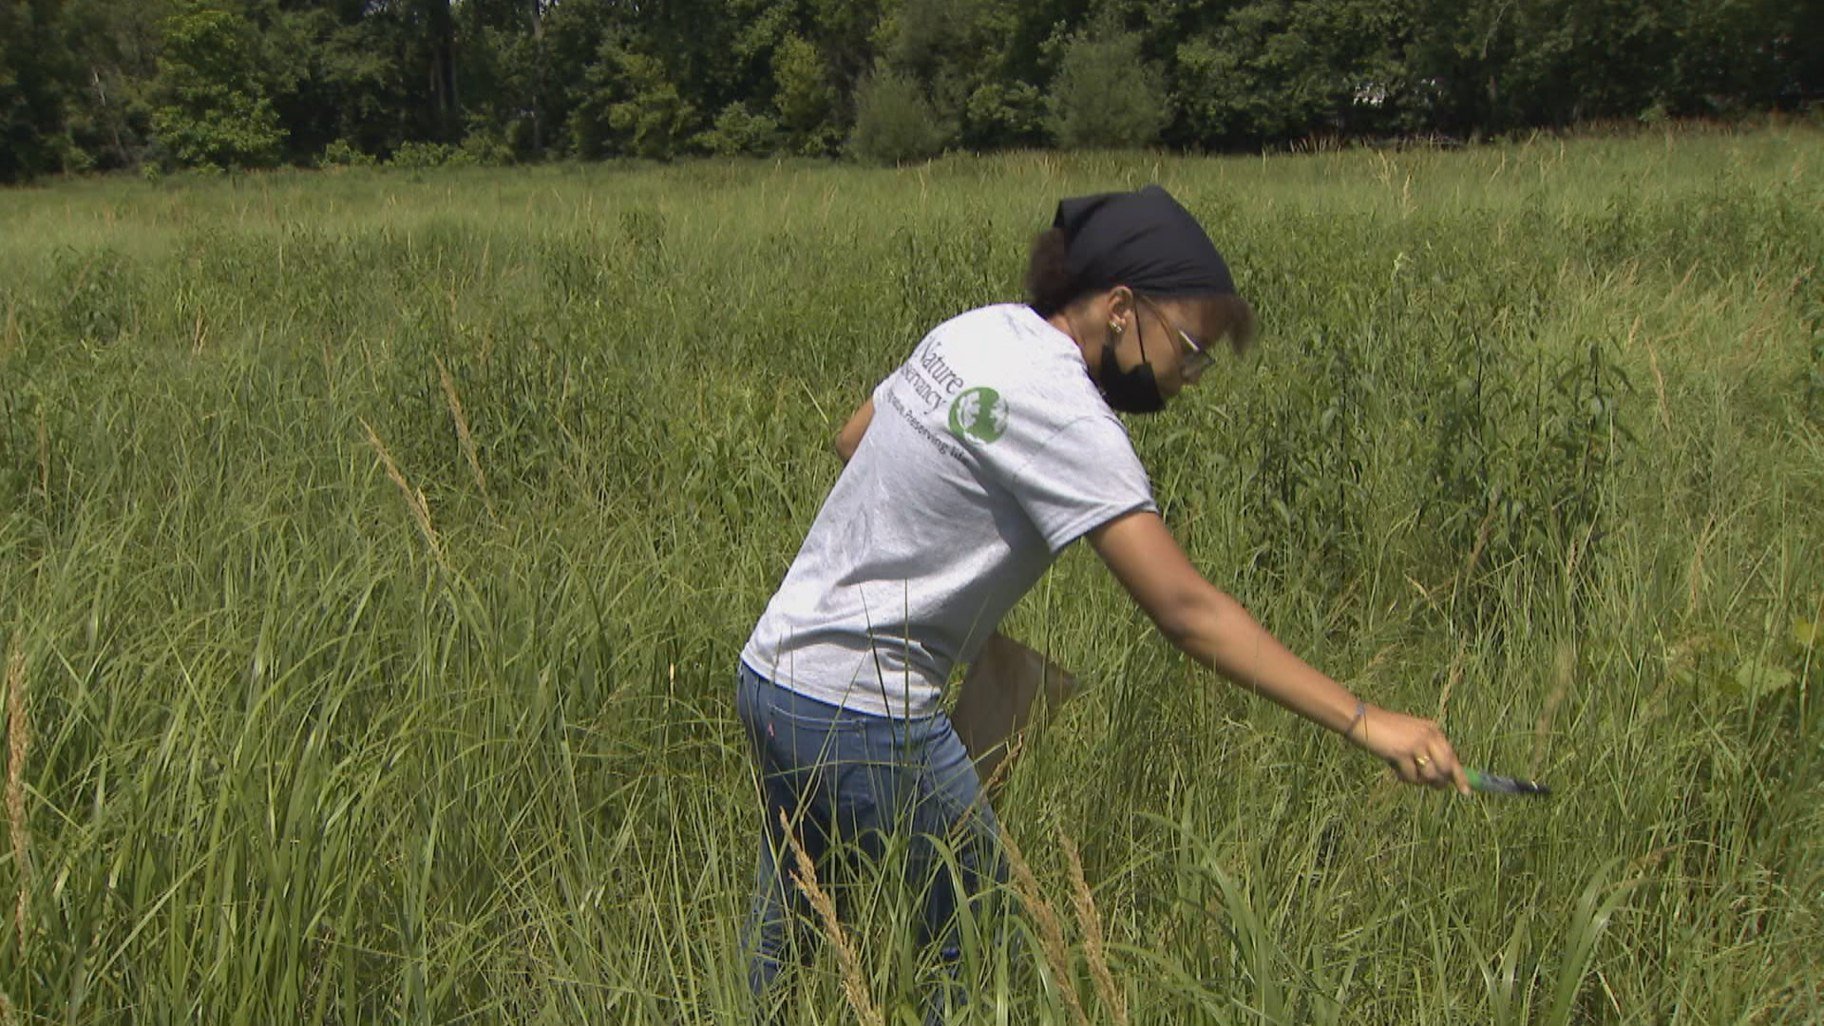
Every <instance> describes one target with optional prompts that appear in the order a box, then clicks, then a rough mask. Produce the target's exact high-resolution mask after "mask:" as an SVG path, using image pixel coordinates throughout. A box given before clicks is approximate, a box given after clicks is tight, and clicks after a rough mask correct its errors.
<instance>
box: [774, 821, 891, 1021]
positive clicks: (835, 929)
mask: <svg viewBox="0 0 1824 1026" xmlns="http://www.w3.org/2000/svg"><path fill="white" fill-rule="evenodd" d="M779 825H780V826H781V827H783V828H785V843H786V844H787V845H788V846H790V847H791V849H792V861H794V862H796V863H797V864H798V868H797V869H795V870H793V871H792V881H793V882H794V883H796V884H797V885H798V889H799V890H801V891H803V892H804V895H805V897H806V898H808V899H809V900H810V902H811V908H813V909H815V910H816V912H817V918H818V919H820V920H822V921H823V932H824V933H826V934H828V935H829V938H830V946H831V947H833V948H835V949H836V965H837V967H838V968H839V969H840V970H841V972H842V994H843V996H844V997H846V998H848V1001H849V1007H850V1008H851V1009H853V1010H854V1012H855V1017H856V1018H857V1019H859V1020H861V1024H862V1026H886V1019H885V1018H884V1017H883V1016H882V1015H881V1014H880V1009H879V1008H877V1007H875V1005H874V999H873V998H872V997H871V996H869V994H868V980H867V977H866V976H864V975H863V974H862V971H861V958H860V956H858V955H857V954H856V953H855V946H854V945H853V944H851V943H849V936H848V934H847V933H845V932H844V931H843V929H842V921H841V920H839V919H837V918H836V901H835V899H834V898H832V897H830V893H829V892H828V891H826V890H824V889H823V888H822V887H821V886H819V885H818V883H817V867H816V865H814V864H813V863H812V862H811V859H810V856H808V855H806V854H805V852H804V846H803V845H801V844H799V843H798V833H797V831H795V830H793V829H792V821H791V819H790V818H789V817H787V816H786V814H785V810H784V809H781V810H779Z"/></svg>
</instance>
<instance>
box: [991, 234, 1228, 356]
mask: <svg viewBox="0 0 1824 1026" xmlns="http://www.w3.org/2000/svg"><path fill="white" fill-rule="evenodd" d="M1094 291H1095V289H1093V288H1089V287H1085V286H1084V284H1083V283H1082V282H1081V281H1080V280H1079V279H1078V278H1077V277H1076V276H1075V275H1073V274H1072V273H1071V272H1070V238H1069V237H1068V236H1067V235H1065V233H1064V229H1062V228H1047V229H1045V230H1044V231H1042V232H1040V233H1039V234H1038V235H1036V236H1034V237H1033V240H1032V255H1031V256H1030V257H1029V258H1028V259H1027V261H1026V303H1027V305H1028V306H1031V307H1032V309H1033V311H1034V312H1035V313H1037V314H1038V315H1039V316H1040V317H1050V316H1051V315H1053V314H1055V313H1057V312H1058V311H1060V310H1063V309H1064V308H1065V307H1067V306H1069V305H1070V304H1072V303H1074V302H1076V301H1077V300H1078V299H1080V298H1081V297H1083V296H1085V295H1087V294H1089V293H1091V292H1094ZM1177 298H1186V297H1177ZM1200 298H1202V299H1203V300H1204V302H1205V303H1207V304H1208V305H1209V307H1210V314H1211V316H1212V317H1213V318H1214V323H1213V324H1212V325H1211V326H1210V327H1211V328H1212V337H1211V338H1210V339H1209V341H1212V342H1213V341H1216V339H1218V338H1221V339H1226V340H1227V341H1228V343H1229V348H1231V349H1233V350H1234V351H1235V352H1236V353H1242V352H1245V351H1246V350H1247V349H1248V348H1249V347H1250V346H1251V345H1252V344H1253V342H1254V334H1255V329H1256V322H1255V319H1254V308H1253V307H1252V306H1250V305H1249V304H1248V301H1247V300H1245V299H1243V298H1241V297H1240V296H1238V295H1236V294H1235V293H1233V292H1226V293H1221V294H1218V295H1212V296H1207V297H1200Z"/></svg>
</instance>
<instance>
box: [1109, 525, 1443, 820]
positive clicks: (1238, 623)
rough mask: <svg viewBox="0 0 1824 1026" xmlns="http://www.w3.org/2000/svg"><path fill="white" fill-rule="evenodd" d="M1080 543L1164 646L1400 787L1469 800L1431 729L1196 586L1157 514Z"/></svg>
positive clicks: (1204, 585) (1198, 581)
mask: <svg viewBox="0 0 1824 1026" xmlns="http://www.w3.org/2000/svg"><path fill="white" fill-rule="evenodd" d="M1089 542H1090V544H1091V545H1092V546H1093V547H1094V548H1095V550H1096V554H1097V555H1098V556H1100V557H1101V558H1102V561H1103V562H1104V563H1105V564H1107V565H1108V568H1109V570H1111V571H1112V572H1113V573H1114V575H1115V577H1116V579H1118V580H1119V581H1120V582H1121V585H1122V587H1124V588H1126V589H1127V593H1128V594H1129V595H1131V596H1133V599H1134V601H1135V602H1136V603H1138V604H1139V605H1140V607H1141V608H1142V609H1144V610H1145V611H1146V614H1147V615H1148V616H1150V617H1152V620H1153V622H1154V623H1155V624H1157V625H1158V626H1159V630H1160V632H1161V633H1163V634H1164V635H1165V636H1166V638H1167V639H1168V640H1170V641H1171V642H1172V644H1174V645H1176V646H1177V647H1178V648H1179V649H1181V650H1183V651H1184V652H1185V653H1186V654H1187V655H1189V656H1191V657H1192V658H1193V659H1196V660H1197V661H1198V662H1200V663H1202V664H1203V665H1205V666H1207V667H1209V668H1211V669H1213V670H1215V671H1216V672H1217V673H1220V674H1222V675H1223V676H1224V677H1227V678H1228V679H1229V680H1232V681H1234V682H1235V683H1237V684H1239V685H1241V686H1243V687H1246V688H1248V689H1249V690H1252V691H1256V692H1259V693H1260V694H1262V695H1265V696H1266V697H1267V698H1269V699H1272V700H1273V701H1274V702H1276V703H1278V704H1279V705H1282V706H1284V707H1286V708H1287V709H1290V710H1292V711H1293V712H1295V713H1297V714H1299V715H1300V716H1303V717H1304V718H1305V719H1308V720H1310V721H1311V722H1313V723H1316V724H1318V725H1319V726H1322V727H1327V728H1329V729H1330V730H1333V731H1336V732H1337V733H1339V734H1342V735H1344V736H1345V737H1346V738H1348V739H1349V740H1350V741H1351V742H1353V743H1354V744H1356V745H1357V746H1359V747H1361V748H1363V749H1366V750H1367V751H1369V752H1371V753H1373V754H1374V755H1376V756H1379V757H1380V758H1382V759H1384V760H1386V761H1387V762H1388V763H1389V764H1390V765H1392V766H1393V768H1394V770H1395V772H1397V773H1398V774H1399V776H1400V779H1402V780H1404V781H1406V782H1407V783H1413V784H1420V783H1422V784H1429V785H1431V786H1433V787H1455V788H1456V789H1457V790H1458V791H1462V792H1464V793H1467V792H1468V791H1469V780H1468V777H1467V776H1466V775H1465V774H1464V771H1463V767H1462V766H1460V765H1459V764H1458V763H1457V757H1456V753H1455V752H1454V751H1453V750H1452V749H1451V746H1450V741H1449V740H1447V739H1446V738H1445V737H1444V732H1443V731H1442V730H1440V729H1439V728H1438V725H1437V724H1436V723H1433V722H1431V721H1430V720H1425V719H1420V718H1418V717H1414V716H1407V715H1404V714H1402V713H1397V712H1393V711H1391V710H1387V709H1381V708H1378V707H1375V706H1372V705H1367V704H1366V703H1361V704H1358V702H1357V699H1356V697H1355V696H1354V695H1353V694H1351V693H1350V692H1349V690H1348V689H1347V688H1344V687H1343V686H1342V685H1341V684H1338V683H1337V682H1336V681H1334V680H1332V679H1330V678H1329V677H1327V676H1325V675H1324V674H1323V673H1321V672H1319V671H1318V670H1317V669H1315V668H1313V667H1312V666H1311V665H1310V664H1308V663H1306V662H1305V661H1304V660H1302V659H1300V658H1299V657H1298V656H1296V655H1294V654H1293V653H1292V652H1291V650H1289V649H1287V648H1286V647H1285V646H1284V645H1282V644H1280V642H1279V640H1278V639H1277V638H1275V637H1273V635H1272V634H1271V633H1270V632H1268V631H1267V629H1266V628H1265V627H1262V626H1261V625H1260V622H1259V621H1258V620H1256V619H1254V617H1253V616H1252V615H1251V614H1249V612H1248V611H1247V610H1246V609H1244V608H1242V605H1241V603H1239V602H1237V601H1235V599H1233V598H1231V597H1230V596H1229V595H1227V594H1225V593H1223V592H1222V591H1221V590H1220V589H1218V588H1217V587H1216V586H1215V585H1213V584H1211V583H1210V582H1209V581H1207V580H1205V579H1204V576H1203V575H1202V574H1201V573H1198V572H1197V568H1196V567H1194V566H1192V565H1191V561H1190V559H1189V558H1188V557H1186V556H1185V554H1184V550H1183V549H1181V548H1179V547H1178V542H1177V540H1176V539H1174V538H1173V537H1172V534H1171V532H1170V531H1169V530H1167V529H1166V526H1165V521H1163V520H1161V519H1160V518H1159V515H1158V514H1157V513H1147V512H1140V513H1129V514H1127V515H1125V516H1121V517H1117V518H1115V519H1114V520H1112V521H1110V522H1108V523H1107V524H1104V525H1102V526H1101V527H1099V528H1097V529H1095V530H1094V531H1091V532H1090V534H1089Z"/></svg>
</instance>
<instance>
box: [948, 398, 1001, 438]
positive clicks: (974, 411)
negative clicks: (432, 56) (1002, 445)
mask: <svg viewBox="0 0 1824 1026" xmlns="http://www.w3.org/2000/svg"><path fill="white" fill-rule="evenodd" d="M1007 412H1008V411H1007V400H1005V399H1002V398H1001V394H1000V393H999V392H996V391H995V390H994V389H992V388H972V389H970V390H969V391H967V392H964V393H963V394H962V395H959V396H957V397H956V399H955V400H954V401H953V402H951V403H950V433H951V434H953V435H955V436H956V437H958V438H961V439H963V440H964V441H968V440H969V439H971V438H974V439H976V440H978V441H982V442H992V441H994V440H995V439H997V438H999V437H1001V435H1003V434H1005V433H1006V431H1007Z"/></svg>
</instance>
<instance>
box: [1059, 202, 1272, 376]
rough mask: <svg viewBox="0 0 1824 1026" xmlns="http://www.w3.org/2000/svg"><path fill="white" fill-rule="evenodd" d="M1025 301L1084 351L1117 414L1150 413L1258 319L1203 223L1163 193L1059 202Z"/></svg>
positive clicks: (1234, 345)
mask: <svg viewBox="0 0 1824 1026" xmlns="http://www.w3.org/2000/svg"><path fill="white" fill-rule="evenodd" d="M1026 293H1027V300H1028V302H1029V303H1030V304H1031V305H1032V308H1033V309H1034V310H1035V311H1037V312H1038V314H1039V315H1040V316H1041V317H1045V318H1046V319H1048V320H1051V321H1052V322H1053V323H1054V324H1057V325H1058V326H1059V327H1060V328H1063V329H1064V330H1065V331H1067V332H1068V333H1069V334H1070V335H1071V336H1072V337H1073V338H1075V339H1077V341H1078V344H1079V345H1081V346H1082V347H1083V350H1084V358H1085V360H1086V361H1088V363H1089V366H1090V374H1091V376H1092V377H1094V378H1095V379H1096V383H1097V385H1098V386H1099V387H1100V388H1101V389H1102V391H1103V394H1104V395H1105V396H1106V397H1107V398H1108V399H1109V403H1110V405H1112V406H1115V407H1116V408H1117V409H1123V410H1129V411H1132V412H1149V411H1151V410H1156V409H1158V408H1160V406H1162V405H1163V401H1164V399H1165V398H1168V397H1170V396H1172V395H1176V394H1177V392H1178V391H1179V389H1181V388H1182V387H1183V386H1184V385H1186V384H1189V383H1192V382H1194V381H1195V380H1196V378H1197V375H1198V374H1199V373H1201V370H1202V368H1203V367H1204V366H1206V365H1207V362H1208V360H1209V358H1210V356H1212V355H1214V354H1213V353H1211V352H1210V349H1211V347H1214V346H1217V345H1218V344H1220V343H1221V342H1223V341H1224V340H1226V341H1227V343H1228V345H1229V347H1230V348H1231V349H1233V350H1235V351H1237V352H1239V351H1241V350H1242V349H1245V348H1246V347H1247V345H1248V343H1249V342H1250V341H1251V340H1252V338H1253V330H1254V314H1253V310H1252V309H1251V308H1250V307H1249V306H1248V304H1247V302H1246V301H1245V300H1243V299H1242V298H1241V297H1240V296H1239V295H1237V294H1236V292H1235V286H1234V282H1233V281H1232V280H1231V279H1230V277H1229V269H1228V265H1227V264H1226V263H1225V262H1224V261H1223V259H1222V255H1221V254H1220V253H1218V252H1217V251H1216V247H1215V246H1214V245H1213V244H1212V243H1211V242H1210V239H1209V236H1208V235H1206V234H1205V233H1204V231H1203V228H1202V226H1201V225H1199V224H1198V223H1197V221H1196V219H1195V218H1193V217H1192V216H1191V215H1190V213H1189V212H1187V211H1186V210H1185V209H1184V208H1183V207H1181V206H1179V205H1178V203H1177V201H1176V200H1174V199H1172V197H1171V196H1170V195H1169V194H1168V193H1167V192H1166V191H1165V190H1164V189H1161V188H1159V187H1158V186H1156V185H1152V186H1147V187H1146V188H1144V189H1141V190H1140V191H1138V192H1127V193H1105V194H1102V195H1098V196H1086V197H1080V198H1077V199H1067V200H1064V201H1063V202H1061V203H1059V204H1058V212H1057V217H1056V219H1055V220H1054V222H1053V225H1052V227H1051V229H1050V230H1048V231H1045V232H1043V233H1041V234H1040V235H1039V237H1038V238H1037V239H1035V240H1034V242H1033V248H1032V258H1031V261H1030V263H1029V264H1028V266H1027V271H1026Z"/></svg>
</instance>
